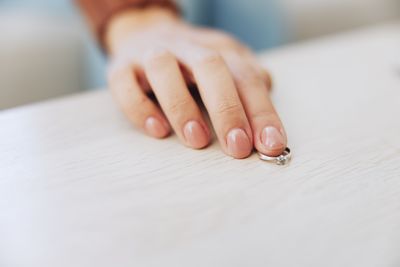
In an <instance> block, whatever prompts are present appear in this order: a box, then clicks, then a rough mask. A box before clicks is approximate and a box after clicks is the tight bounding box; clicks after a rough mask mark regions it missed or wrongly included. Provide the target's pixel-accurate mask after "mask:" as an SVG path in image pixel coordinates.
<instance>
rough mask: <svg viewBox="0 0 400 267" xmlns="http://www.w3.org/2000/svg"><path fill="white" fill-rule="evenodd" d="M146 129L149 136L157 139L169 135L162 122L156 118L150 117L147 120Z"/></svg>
mask: <svg viewBox="0 0 400 267" xmlns="http://www.w3.org/2000/svg"><path fill="white" fill-rule="evenodd" d="M145 129H146V131H147V133H148V134H149V135H151V136H153V137H155V138H163V137H165V136H166V135H168V133H169V131H168V129H166V128H165V126H164V125H163V124H162V122H161V121H160V120H158V119H156V118H154V117H149V118H148V119H147V120H146V123H145Z"/></svg>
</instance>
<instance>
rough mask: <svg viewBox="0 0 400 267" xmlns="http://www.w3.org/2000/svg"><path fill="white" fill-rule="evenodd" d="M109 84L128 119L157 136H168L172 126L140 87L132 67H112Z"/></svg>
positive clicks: (151, 134)
mask: <svg viewBox="0 0 400 267" xmlns="http://www.w3.org/2000/svg"><path fill="white" fill-rule="evenodd" d="M108 76H109V78H108V80H109V86H110V89H111V91H112V94H113V96H114V98H115V100H116V102H117V103H118V105H119V106H120V107H121V109H122V111H123V112H124V113H125V115H126V116H127V117H128V119H129V120H130V121H131V122H132V123H133V124H134V125H135V126H136V127H138V128H139V129H142V130H144V131H145V132H146V133H147V134H149V135H150V136H153V137H155V138H163V137H166V136H167V135H168V134H169V133H170V126H169V124H168V122H167V120H166V118H165V117H164V115H163V114H162V112H161V110H160V109H159V108H158V107H157V105H156V104H155V103H154V102H153V101H151V100H150V99H149V98H148V97H147V95H146V94H145V93H144V92H143V90H142V89H141V88H140V86H139V84H138V82H137V80H136V77H135V75H134V71H133V70H132V68H131V67H114V66H113V67H111V68H110V70H109V75H108Z"/></svg>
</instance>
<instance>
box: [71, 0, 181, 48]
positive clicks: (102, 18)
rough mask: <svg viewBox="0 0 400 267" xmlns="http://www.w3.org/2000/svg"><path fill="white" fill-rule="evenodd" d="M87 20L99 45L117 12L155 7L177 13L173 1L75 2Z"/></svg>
mask: <svg viewBox="0 0 400 267" xmlns="http://www.w3.org/2000/svg"><path fill="white" fill-rule="evenodd" d="M75 1H76V2H77V3H78V5H79V6H80V7H81V9H82V11H83V13H84V14H85V15H86V17H87V19H88V20H89V22H90V24H91V26H92V28H93V31H94V32H95V34H96V35H97V38H98V40H99V41H100V43H102V41H103V37H104V32H105V29H106V27H107V23H108V22H109V20H110V19H111V18H112V17H113V16H114V15H115V14H117V13H118V12H121V11H124V10H126V9H128V8H145V7H147V6H150V5H157V6H163V7H167V8H170V9H171V10H173V11H175V12H176V13H179V9H178V7H177V5H176V4H175V2H174V1H173V0H75Z"/></svg>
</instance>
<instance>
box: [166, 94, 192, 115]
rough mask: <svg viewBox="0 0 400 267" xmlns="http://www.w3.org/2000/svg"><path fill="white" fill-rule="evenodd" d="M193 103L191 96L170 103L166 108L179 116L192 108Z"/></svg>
mask: <svg viewBox="0 0 400 267" xmlns="http://www.w3.org/2000/svg"><path fill="white" fill-rule="evenodd" d="M191 104H192V102H191V101H190V99H189V98H181V99H177V100H175V101H174V102H172V103H170V104H169V105H168V107H167V108H166V109H167V110H168V112H170V113H171V114H174V115H176V116H178V115H180V114H182V113H186V112H188V111H189V110H190V108H191Z"/></svg>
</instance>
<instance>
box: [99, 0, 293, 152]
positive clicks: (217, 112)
mask: <svg viewBox="0 0 400 267" xmlns="http://www.w3.org/2000/svg"><path fill="white" fill-rule="evenodd" d="M105 44H106V46H107V49H108V51H109V54H110V63H109V72H108V81H109V87H110V88H111V91H112V93H113V96H114V98H115V100H116V102H117V103H118V105H119V106H120V107H121V109H122V111H123V112H124V113H125V114H126V116H127V118H128V119H129V120H130V121H131V122H132V123H133V124H134V125H135V126H136V127H137V128H140V129H142V130H143V131H144V132H145V133H147V134H148V135H150V136H152V137H155V138H165V137H167V136H168V135H169V134H170V133H171V132H172V131H174V132H175V133H176V135H177V136H178V137H179V139H180V140H181V142H182V143H183V144H184V145H186V146H188V147H191V148H194V149H201V148H205V147H207V145H208V144H209V143H210V142H211V132H212V128H211V127H213V129H214V131H215V134H216V136H217V138H218V141H219V142H220V144H221V148H222V150H223V151H224V152H225V153H226V154H227V155H230V156H232V157H234V158H237V159H241V158H246V157H248V156H249V155H250V154H251V153H252V151H253V149H254V148H255V149H257V150H258V151H260V152H262V153H264V154H267V155H270V156H277V155H279V154H281V153H282V152H283V150H284V149H285V147H286V144H287V138H286V133H285V130H284V127H283V125H282V123H281V120H280V119H279V116H278V114H277V113H276V111H275V109H274V107H273V105H272V102H271V100H270V97H269V91H270V90H269V89H270V87H271V79H270V76H269V74H268V72H267V71H265V70H264V69H263V68H262V67H261V66H260V65H259V63H257V60H256V58H255V56H254V54H253V53H252V52H251V51H250V50H249V49H248V48H247V47H246V46H244V45H243V44H241V43H240V42H238V41H237V40H235V39H234V38H233V37H231V36H229V35H228V34H226V33H223V32H219V31H216V30H213V29H206V28H198V27H195V26H193V25H190V24H188V23H186V22H185V21H183V20H181V19H180V18H179V17H178V16H176V15H175V14H174V13H172V12H171V11H169V10H167V9H162V8H155V7H152V8H146V9H141V10H130V11H127V12H124V13H121V14H119V15H118V16H116V17H114V18H113V19H112V20H111V22H110V24H109V26H108V28H107V31H106V34H105ZM192 85H196V88H197V90H198V95H199V96H200V98H201V102H202V103H204V108H201V104H200V103H199V99H196V98H195V97H193V94H191V92H190V90H189V87H190V86H192ZM150 93H152V94H154V95H155V97H156V99H157V103H156V102H155V101H153V100H152V98H151V97H150ZM205 113H207V114H208V116H209V117H210V123H207V119H205V118H206V117H207V116H205Z"/></svg>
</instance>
